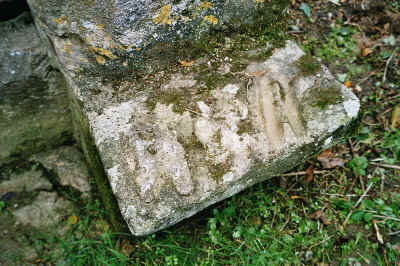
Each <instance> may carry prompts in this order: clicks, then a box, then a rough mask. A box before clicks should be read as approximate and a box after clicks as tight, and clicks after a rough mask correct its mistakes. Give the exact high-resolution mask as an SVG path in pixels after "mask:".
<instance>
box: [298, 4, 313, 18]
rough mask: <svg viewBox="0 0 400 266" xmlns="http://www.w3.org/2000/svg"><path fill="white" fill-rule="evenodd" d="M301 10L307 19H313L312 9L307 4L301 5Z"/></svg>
mask: <svg viewBox="0 0 400 266" xmlns="http://www.w3.org/2000/svg"><path fill="white" fill-rule="evenodd" d="M300 10H301V11H303V12H304V15H306V17H307V18H309V19H311V9H310V7H309V6H308V5H307V4H306V3H301V5H300Z"/></svg>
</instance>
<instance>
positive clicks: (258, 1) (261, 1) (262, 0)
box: [256, 0, 265, 4]
mask: <svg viewBox="0 0 400 266" xmlns="http://www.w3.org/2000/svg"><path fill="white" fill-rule="evenodd" d="M256 2H257V3H258V4H261V3H264V2H265V0H256Z"/></svg>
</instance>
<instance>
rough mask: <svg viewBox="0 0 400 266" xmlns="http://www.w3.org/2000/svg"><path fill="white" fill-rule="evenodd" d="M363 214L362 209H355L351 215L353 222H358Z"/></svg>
mask: <svg viewBox="0 0 400 266" xmlns="http://www.w3.org/2000/svg"><path fill="white" fill-rule="evenodd" d="M364 216H365V213H364V212H363V211H357V212H355V213H353V215H352V216H351V220H352V221H353V222H359V221H361V220H362V218H363V217H364Z"/></svg>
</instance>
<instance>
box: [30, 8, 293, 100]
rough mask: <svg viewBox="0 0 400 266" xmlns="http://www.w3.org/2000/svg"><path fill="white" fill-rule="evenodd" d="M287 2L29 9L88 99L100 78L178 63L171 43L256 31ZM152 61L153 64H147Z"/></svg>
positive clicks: (65, 68) (63, 68) (66, 69)
mask: <svg viewBox="0 0 400 266" xmlns="http://www.w3.org/2000/svg"><path fill="white" fill-rule="evenodd" d="M288 2H289V1H288V0H270V1H264V0H252V1H241V0H224V1H221V0H209V1H199V0H182V1H161V0H157V1H153V0H132V1H125V0H117V1H110V0H100V1H92V0H88V1H72V0H67V1H65V0H45V1H44V0H30V1H29V5H30V7H31V10H32V13H33V15H34V17H35V21H36V24H37V25H38V28H39V29H40V30H41V31H42V33H43V36H46V37H45V38H47V39H48V40H49V42H50V43H51V45H50V47H52V50H54V51H53V53H54V55H55V56H56V57H57V58H58V60H59V62H60V64H61V66H60V69H62V71H63V72H68V73H69V74H68V76H70V77H72V78H73V79H74V82H77V83H78V85H79V86H78V89H77V90H78V91H76V92H75V93H76V94H77V95H78V94H81V95H88V94H91V93H93V92H96V91H97V90H98V87H99V86H97V85H98V83H101V82H102V81H104V80H109V81H111V80H113V81H115V80H122V79H124V77H127V76H133V75H136V74H137V73H136V72H135V70H137V69H147V68H149V69H150V70H149V71H151V70H152V69H153V68H157V67H159V65H160V64H161V63H160V62H163V65H168V64H169V63H170V61H171V60H172V61H173V62H176V59H177V58H176V57H177V54H176V53H179V51H180V49H173V48H175V47H174V45H178V42H175V40H183V39H184V40H188V41H190V42H193V41H194V40H196V39H198V38H200V37H202V36H203V37H204V36H207V34H208V32H209V30H210V29H218V30H226V31H229V29H230V28H237V27H240V26H245V25H250V24H254V25H253V26H257V25H258V28H257V30H259V28H260V27H263V26H264V24H266V25H268V23H270V22H271V21H274V20H275V18H276V17H279V16H280V14H281V13H283V12H284V10H285V8H286V6H287V3H288ZM256 21H257V22H258V24H257V23H256ZM247 30H249V28H247ZM181 45H182V44H181ZM150 57H151V58H153V59H154V60H155V61H156V62H155V63H148V61H149V58H150ZM169 58H172V59H171V60H169ZM96 84H97V85H96ZM100 86H101V85H100ZM110 93H111V91H110Z"/></svg>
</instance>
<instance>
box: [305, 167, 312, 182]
mask: <svg viewBox="0 0 400 266" xmlns="http://www.w3.org/2000/svg"><path fill="white" fill-rule="evenodd" d="M313 179H314V168H313V167H312V165H310V166H309V167H308V168H307V170H306V183H310V182H311V181H313Z"/></svg>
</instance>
